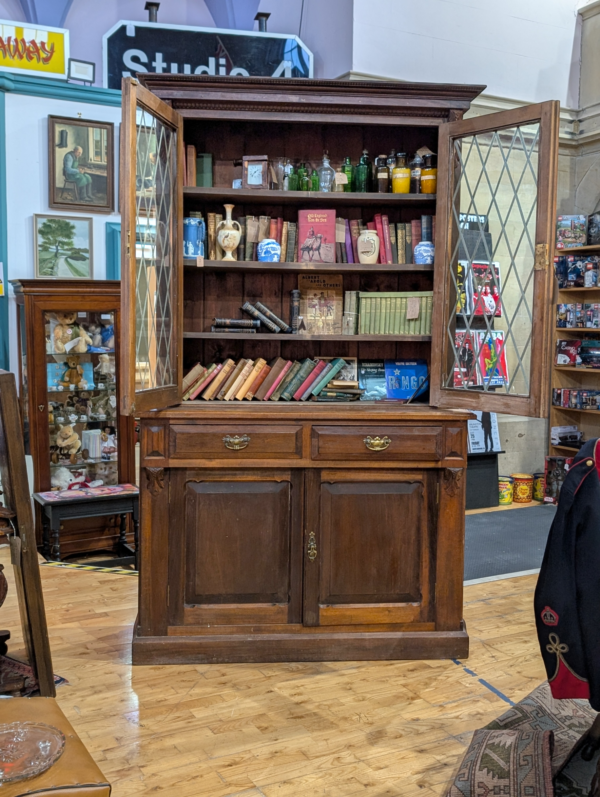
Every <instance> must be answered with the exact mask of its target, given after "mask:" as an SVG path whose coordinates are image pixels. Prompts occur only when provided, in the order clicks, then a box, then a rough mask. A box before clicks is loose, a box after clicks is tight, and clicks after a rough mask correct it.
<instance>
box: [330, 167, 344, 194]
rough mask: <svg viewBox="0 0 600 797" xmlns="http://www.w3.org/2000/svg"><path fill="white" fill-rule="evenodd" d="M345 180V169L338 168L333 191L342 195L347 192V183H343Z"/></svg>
mask: <svg viewBox="0 0 600 797" xmlns="http://www.w3.org/2000/svg"><path fill="white" fill-rule="evenodd" d="M344 179H346V175H345V174H344V167H343V166H336V167H335V177H334V179H333V186H332V188H331V190H332V191H335V193H336V194H342V193H343V192H344V191H345V190H346V183H344V182H343V180H344Z"/></svg>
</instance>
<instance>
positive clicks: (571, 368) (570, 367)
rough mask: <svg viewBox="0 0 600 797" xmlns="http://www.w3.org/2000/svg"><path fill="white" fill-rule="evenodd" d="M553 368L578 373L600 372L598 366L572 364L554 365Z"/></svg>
mask: <svg viewBox="0 0 600 797" xmlns="http://www.w3.org/2000/svg"><path fill="white" fill-rule="evenodd" d="M553 368H554V370H555V371H571V372H572V371H576V372H577V373H578V374H600V368H577V367H576V366H574V365H554V366H553ZM578 389H579V388H578Z"/></svg>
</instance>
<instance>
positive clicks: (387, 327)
mask: <svg viewBox="0 0 600 797" xmlns="http://www.w3.org/2000/svg"><path fill="white" fill-rule="evenodd" d="M384 316H385V324H384V328H383V334H384V335H390V334H391V332H392V328H391V324H392V299H391V297H390V296H386V297H385V310H384Z"/></svg>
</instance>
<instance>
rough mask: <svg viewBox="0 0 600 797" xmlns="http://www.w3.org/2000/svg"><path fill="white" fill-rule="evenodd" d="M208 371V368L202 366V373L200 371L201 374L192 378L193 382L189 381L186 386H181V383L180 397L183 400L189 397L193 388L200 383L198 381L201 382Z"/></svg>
mask: <svg viewBox="0 0 600 797" xmlns="http://www.w3.org/2000/svg"><path fill="white" fill-rule="evenodd" d="M208 371H209V369H208V368H204V369H203V370H202V373H201V374H198V376H197V377H196V379H194V380H193V382H191V384H190V383H188V386H187V387H185V386H183V385H182V396H181V397H182V399H183V400H184V401H187V400H188V399H189V397H190V396H191V395H192V393H193V392H194V390H195V389H196V388H197V387H198V385H199V384H200V383H201V382H202V381H203V380H204V379H205V377H206V374H207V373H208Z"/></svg>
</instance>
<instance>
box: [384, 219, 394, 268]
mask: <svg viewBox="0 0 600 797" xmlns="http://www.w3.org/2000/svg"><path fill="white" fill-rule="evenodd" d="M381 223H382V225H383V243H384V245H385V262H386V263H390V264H391V263H393V262H394V260H393V258H392V239H391V238H390V220H389V218H388V217H387V216H382V217H381Z"/></svg>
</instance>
